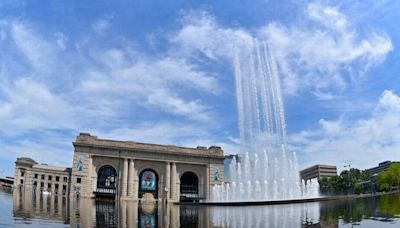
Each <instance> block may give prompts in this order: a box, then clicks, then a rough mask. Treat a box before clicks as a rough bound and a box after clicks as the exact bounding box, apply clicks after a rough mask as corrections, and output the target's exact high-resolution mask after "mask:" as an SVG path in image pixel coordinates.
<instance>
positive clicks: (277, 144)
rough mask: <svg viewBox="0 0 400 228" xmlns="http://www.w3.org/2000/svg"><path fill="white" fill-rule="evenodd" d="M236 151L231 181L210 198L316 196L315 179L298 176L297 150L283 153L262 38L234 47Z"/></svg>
mask: <svg viewBox="0 0 400 228" xmlns="http://www.w3.org/2000/svg"><path fill="white" fill-rule="evenodd" d="M234 67H235V81H236V97H237V109H238V116H239V131H240V151H241V154H240V155H239V156H238V159H236V158H235V157H234V158H233V160H232V162H231V164H230V166H229V180H228V181H227V182H226V183H223V184H222V185H215V186H214V187H213V189H212V201H214V202H222V201H267V200H287V199H300V198H315V197H318V195H319V185H318V181H317V180H309V181H307V182H304V181H301V180H300V175H299V167H298V160H297V156H296V153H295V152H293V153H288V152H287V151H286V148H287V146H286V122H285V111H284V105H283V99H282V93H281V86H280V79H279V76H278V69H277V65H276V63H275V60H274V58H273V54H272V53H271V48H270V47H269V45H267V44H266V43H265V42H258V41H257V40H254V41H253V42H251V43H245V44H243V45H241V46H240V47H239V46H238V47H236V48H235V56H234Z"/></svg>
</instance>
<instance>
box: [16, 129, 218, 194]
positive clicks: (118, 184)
mask: <svg viewBox="0 0 400 228" xmlns="http://www.w3.org/2000/svg"><path fill="white" fill-rule="evenodd" d="M73 145H74V148H75V149H74V156H73V163H72V168H64V169H63V168H57V167H52V166H47V168H48V169H45V168H46V167H44V166H45V165H38V164H37V163H36V162H35V161H33V160H32V159H29V158H18V159H17V162H16V173H15V187H18V186H19V187H20V188H21V186H22V187H24V189H37V188H38V187H37V185H35V187H33V184H31V183H34V182H30V181H27V180H31V179H32V178H33V179H35V177H36V176H35V175H36V174H37V177H38V178H37V180H38V181H40V182H37V183H40V184H39V185H40V186H43V188H41V187H40V188H39V190H40V191H44V190H46V191H47V190H49V192H55V187H56V185H55V184H56V182H54V183H53V182H51V185H49V176H52V177H51V181H55V180H54V179H53V178H55V176H57V175H58V176H62V177H67V178H68V185H67V191H66V192H68V194H69V195H70V196H71V197H81V198H95V197H115V198H119V199H122V200H132V201H139V200H141V201H143V200H146V201H162V202H177V201H180V200H186V199H187V200H194V199H205V200H206V199H210V195H211V194H210V191H211V189H212V186H214V185H215V184H221V183H222V182H223V181H224V154H223V150H222V149H221V148H220V147H218V146H211V147H210V148H206V147H201V146H198V147H197V148H187V147H178V146H172V145H157V144H147V143H138V142H133V141H115V140H106V139H99V138H97V137H96V136H92V135H90V134H88V133H80V134H79V135H78V136H77V138H76V141H75V142H73ZM39 171H40V172H39ZM42 175H45V176H44V178H45V179H44V180H42V179H41V178H42ZM46 178H47V179H46ZM63 180H64V179H63ZM21 181H22V182H21ZM42 182H43V185H42V184H41V183H42ZM57 186H58V187H59V186H60V184H58V185H57ZM58 192H59V191H58ZM63 193H65V192H63Z"/></svg>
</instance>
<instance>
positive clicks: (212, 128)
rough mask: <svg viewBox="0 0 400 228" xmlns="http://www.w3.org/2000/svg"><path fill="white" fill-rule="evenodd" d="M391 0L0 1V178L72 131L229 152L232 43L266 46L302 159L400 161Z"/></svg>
mask: <svg viewBox="0 0 400 228" xmlns="http://www.w3.org/2000/svg"><path fill="white" fill-rule="evenodd" d="M398 12H400V2H399V1H395V0H378V1H377V0H363V1H361V0H359V1H355V0H351V1H342V2H338V1H328V0H325V1H322V0H321V1H302V0H300V1H297V0H296V1H294V0H293V1H285V2H284V3H283V2H282V1H277V0H266V1H252V2H243V1H236V0H233V1H232V0H231V1H225V0H221V1H190V2H188V1H183V0H175V1H144V2H140V1H137V2H127V1H118V0H116V1H96V2H89V1H87V2H86V1H41V2H40V4H39V2H36V1H19V0H6V1H1V2H0V176H6V175H13V174H14V161H15V159H16V158H17V157H31V158H33V159H35V160H36V161H38V162H41V163H42V162H43V163H48V164H52V165H62V166H70V165H71V164H72V155H73V146H72V141H74V140H75V137H76V136H77V135H78V134H79V132H88V133H91V134H92V135H97V136H98V137H100V138H109V139H115V140H133V141H138V142H147V143H158V144H175V145H180V146H189V147H195V146H197V145H202V146H210V145H220V146H222V147H223V149H224V150H225V152H227V153H237V152H238V148H239V146H238V142H239V130H238V123H237V122H238V120H237V111H236V98H235V82H234V69H233V66H232V61H233V60H232V50H233V49H234V48H235V43H236V42H238V41H240V42H243V41H246V40H250V39H259V40H264V41H267V42H269V44H270V45H271V46H272V49H273V51H274V54H275V58H276V60H277V63H278V67H279V74H280V77H281V81H282V89H283V96H284V106H285V111H286V113H285V114H286V120H287V131H288V141H289V150H290V151H296V152H297V154H298V157H299V162H300V168H305V167H307V166H311V165H313V164H317V163H322V164H331V165H336V166H337V167H338V169H339V170H342V169H344V168H343V166H344V165H346V164H351V166H352V167H355V168H361V169H365V168H370V167H373V166H376V165H377V164H378V163H379V162H382V161H385V160H392V161H396V160H400V77H399V76H400V75H399V74H400V72H399V66H400V51H399V50H398V47H397V45H398V44H399V41H400V27H399V26H398V23H397V22H399V21H400V14H399V13H398Z"/></svg>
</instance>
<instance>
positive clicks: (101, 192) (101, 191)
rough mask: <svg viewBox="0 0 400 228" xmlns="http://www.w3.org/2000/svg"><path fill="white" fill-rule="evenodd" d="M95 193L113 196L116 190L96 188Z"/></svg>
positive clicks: (105, 187) (103, 187)
mask: <svg viewBox="0 0 400 228" xmlns="http://www.w3.org/2000/svg"><path fill="white" fill-rule="evenodd" d="M95 193H99V194H107V195H108V194H109V195H115V194H116V193H117V190H116V188H115V187H109V186H97V188H96V191H95Z"/></svg>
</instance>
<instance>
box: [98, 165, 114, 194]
mask: <svg viewBox="0 0 400 228" xmlns="http://www.w3.org/2000/svg"><path fill="white" fill-rule="evenodd" d="M116 186H117V171H116V170H115V169H114V167H112V166H110V165H105V166H102V167H101V168H100V169H99V171H98V172H97V188H96V191H95V195H96V196H105V197H114V196H115V193H116Z"/></svg>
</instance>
